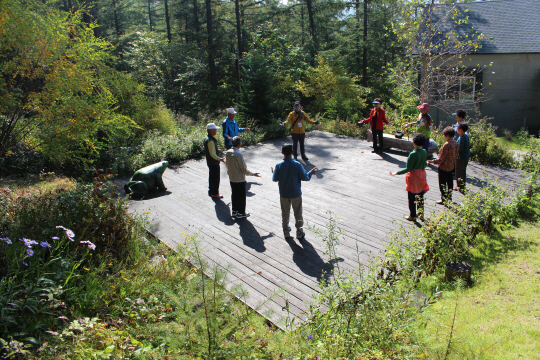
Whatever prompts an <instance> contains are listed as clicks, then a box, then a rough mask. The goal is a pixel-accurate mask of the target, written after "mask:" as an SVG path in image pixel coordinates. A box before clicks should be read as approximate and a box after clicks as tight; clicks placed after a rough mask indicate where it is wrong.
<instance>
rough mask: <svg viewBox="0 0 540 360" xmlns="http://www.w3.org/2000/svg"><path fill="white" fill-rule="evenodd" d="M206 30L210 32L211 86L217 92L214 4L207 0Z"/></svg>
mask: <svg viewBox="0 0 540 360" xmlns="http://www.w3.org/2000/svg"><path fill="white" fill-rule="evenodd" d="M206 30H207V31H208V67H209V69H210V85H211V86H212V89H214V90H217V76H216V63H215V60H214V58H215V55H214V33H213V30H212V2H211V0H206Z"/></svg>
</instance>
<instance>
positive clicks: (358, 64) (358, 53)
mask: <svg viewBox="0 0 540 360" xmlns="http://www.w3.org/2000/svg"><path fill="white" fill-rule="evenodd" d="M355 15H356V74H357V75H358V74H360V69H361V68H362V65H361V61H360V60H361V58H362V55H361V52H362V50H361V46H360V43H361V41H360V40H361V37H362V35H361V33H360V26H361V25H360V23H361V21H360V0H356V3H355Z"/></svg>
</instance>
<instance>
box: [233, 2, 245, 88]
mask: <svg viewBox="0 0 540 360" xmlns="http://www.w3.org/2000/svg"><path fill="white" fill-rule="evenodd" d="M234 13H235V15H236V37H237V40H238V56H237V58H236V80H237V81H238V83H239V84H240V80H241V79H240V59H242V52H243V50H242V26H241V25H240V0H234Z"/></svg>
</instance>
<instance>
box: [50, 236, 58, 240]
mask: <svg viewBox="0 0 540 360" xmlns="http://www.w3.org/2000/svg"><path fill="white" fill-rule="evenodd" d="M51 239H53V240H60V238H59V237H58V236H53V237H52V238H51Z"/></svg>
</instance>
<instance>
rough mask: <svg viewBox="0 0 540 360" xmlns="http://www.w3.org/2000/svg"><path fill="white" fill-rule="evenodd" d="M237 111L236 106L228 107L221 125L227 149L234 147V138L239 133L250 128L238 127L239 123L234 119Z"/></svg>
mask: <svg viewBox="0 0 540 360" xmlns="http://www.w3.org/2000/svg"><path fill="white" fill-rule="evenodd" d="M235 114H236V111H234V108H228V109H227V117H226V118H225V120H223V123H222V124H221V126H222V127H223V139H224V140H225V147H226V148H227V150H229V149H230V148H232V146H233V145H232V139H233V137H235V136H238V134H239V133H243V132H244V131H245V132H249V128H241V127H238V123H237V122H236V120H234V116H235Z"/></svg>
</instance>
